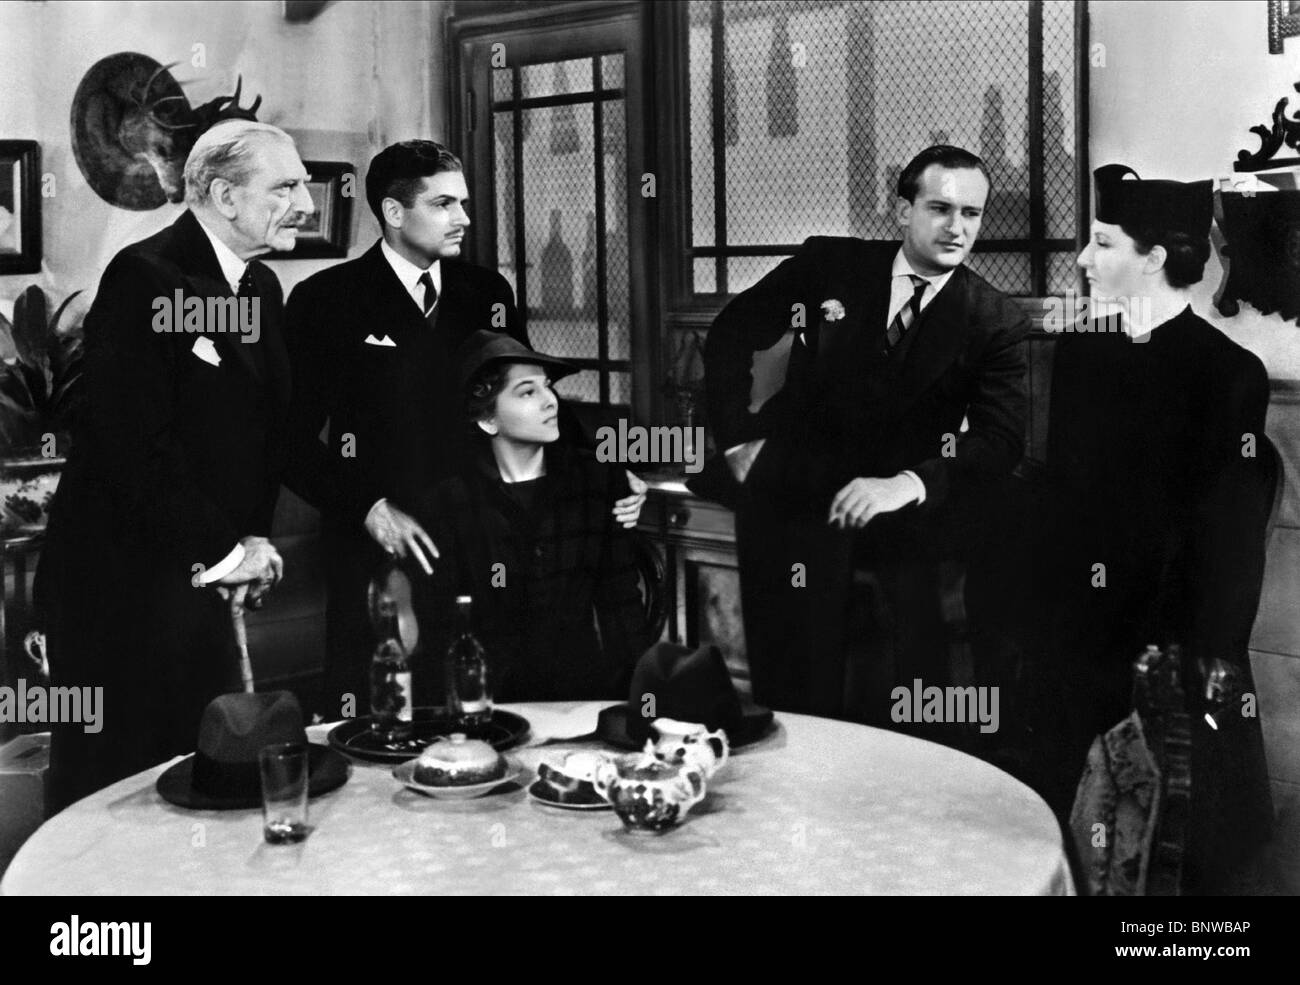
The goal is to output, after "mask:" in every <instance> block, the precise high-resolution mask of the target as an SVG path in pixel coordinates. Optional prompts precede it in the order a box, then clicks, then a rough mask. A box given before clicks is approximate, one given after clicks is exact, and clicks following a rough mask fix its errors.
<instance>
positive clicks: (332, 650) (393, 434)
mask: <svg viewBox="0 0 1300 985" xmlns="http://www.w3.org/2000/svg"><path fill="white" fill-rule="evenodd" d="M366 200H367V201H368V203H369V205H370V208H371V211H373V212H374V214H375V218H376V219H378V220H379V225H380V228H381V230H382V232H383V235H382V237H381V238H380V240H379V242H377V243H376V244H375V245H374V246H373V247H371V249H369V250H368V251H366V253H365V254H363V255H362V256H360V257H358V258H357V259H355V260H350V261H348V262H346V263H341V264H339V265H337V266H335V267H331V268H329V269H328V270H324V271H321V272H320V273H318V274H315V275H314V276H312V277H309V278H308V279H307V280H305V281H303V282H302V283H301V284H300V285H298V287H297V288H296V289H295V290H294V291H293V294H292V295H291V296H290V298H289V305H288V310H287V315H286V319H287V331H286V336H287V339H288V343H289V353H290V359H291V362H292V364H293V374H294V397H293V405H292V411H291V415H290V417H291V425H290V427H291V434H292V442H291V454H290V458H289V467H288V470H287V475H286V480H285V481H286V483H287V484H288V485H289V487H290V488H292V489H293V490H294V491H295V492H297V493H298V494H299V495H301V496H302V497H303V498H304V499H306V500H307V501H308V502H310V503H311V504H312V505H314V506H316V507H317V508H318V509H320V510H321V513H322V523H323V527H324V537H325V550H326V562H325V563H326V571H327V590H328V594H329V599H328V611H327V620H326V623H327V629H326V633H327V645H326V651H327V653H326V669H325V681H324V695H323V698H322V701H321V711H322V712H323V713H324V714H326V715H327V716H330V717H337V716H338V715H339V714H340V713H341V712H343V711H344V710H345V708H344V706H343V704H342V702H343V701H344V700H345V699H344V696H345V695H347V694H351V695H353V697H354V699H355V705H354V707H355V709H356V713H357V714H362V713H364V711H365V709H366V707H367V701H368V698H367V695H368V686H367V683H366V682H367V673H368V667H369V665H368V660H369V656H370V651H371V648H372V646H373V634H372V630H371V627H370V624H369V619H368V615H367V610H366V589H367V586H368V584H369V581H370V579H371V577H372V576H373V575H374V573H375V571H376V570H377V569H378V568H379V566H380V565H381V564H382V563H383V561H384V560H385V558H386V556H388V555H393V556H396V557H399V558H406V557H410V558H411V559H413V561H414V562H415V563H416V564H418V565H419V566H420V567H421V568H422V569H423V570H424V571H425V573H431V572H432V570H433V564H434V561H435V559H436V558H437V556H438V549H437V546H436V545H435V544H434V542H433V540H432V539H431V538H430V537H429V535H428V533H427V532H426V531H425V530H424V528H423V527H422V526H421V525H420V523H418V522H417V521H416V520H415V519H414V518H413V517H412V516H411V514H410V512H409V510H410V509H411V504H412V503H413V502H415V501H416V500H417V499H418V497H420V496H421V495H422V494H424V493H425V491H427V490H428V489H430V488H432V487H433V486H434V484H435V483H436V482H437V481H438V480H439V479H441V478H443V477H445V476H448V475H451V474H453V473H454V472H455V470H456V465H457V463H458V462H459V460H460V459H461V457H462V454H463V452H464V444H465V438H466V435H467V433H468V432H467V425H466V424H465V422H464V419H463V417H464V415H463V414H462V408H461V403H460V396H459V388H458V386H457V380H456V375H455V363H454V358H453V354H454V353H455V352H456V350H457V348H458V347H459V346H460V345H461V344H462V343H463V342H464V341H465V339H467V338H468V337H469V336H470V334H471V333H473V332H475V331H477V330H480V329H487V330H491V331H499V332H505V333H507V334H508V335H510V336H512V337H513V338H515V339H517V340H519V341H520V342H522V343H524V344H525V345H526V344H527V342H528V339H527V337H526V335H525V332H524V328H523V324H522V322H521V320H520V318H519V313H518V311H517V310H516V307H515V301H514V295H513V292H512V291H511V289H510V285H509V284H508V283H507V282H506V280H505V278H504V277H502V276H501V275H500V274H498V273H497V272H496V271H493V270H487V269H485V268H483V267H477V266H474V265H472V264H469V263H465V262H462V261H461V260H460V259H459V258H460V254H461V247H462V244H463V241H464V237H465V231H466V229H467V228H468V227H469V225H470V218H469V213H468V211H467V206H468V203H469V191H468V189H467V188H466V185H465V176H464V174H463V173H462V169H461V163H460V161H459V160H458V159H457V158H456V156H455V155H454V154H452V153H451V152H450V151H448V150H447V149H446V148H445V147H443V146H442V145H440V144H437V143H435V142H434V141H431V140H408V141H404V142H402V143H399V144H394V145H392V146H390V147H387V148H385V149H384V150H382V151H380V153H379V154H377V155H376V156H375V158H374V160H373V161H371V162H370V168H369V171H368V172H367V174H366ZM326 421H328V422H329V434H328V437H327V438H326V439H324V440H321V438H320V437H319V435H320V434H321V430H322V428H323V427H324V425H325V423H326ZM643 498H644V497H643V496H641V497H634V498H632V499H629V500H627V501H624V502H622V503H621V504H620V508H619V511H618V512H619V516H620V519H621V520H622V521H623V522H628V521H629V520H630V522H631V523H635V522H636V515H637V514H638V513H639V510H640V502H641V500H642V499H643Z"/></svg>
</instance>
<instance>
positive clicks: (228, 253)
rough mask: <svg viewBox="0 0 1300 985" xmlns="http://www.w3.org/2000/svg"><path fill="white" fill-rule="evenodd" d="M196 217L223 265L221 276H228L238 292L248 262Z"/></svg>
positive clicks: (218, 260)
mask: <svg viewBox="0 0 1300 985" xmlns="http://www.w3.org/2000/svg"><path fill="white" fill-rule="evenodd" d="M194 218H195V219H197V220H198V223H199V228H200V229H202V230H203V234H204V235H205V236H207V237H208V242H210V243H211V244H212V252H213V253H215V254H216V255H217V263H218V264H220V265H221V276H223V277H224V278H226V283H227V284H229V285H230V289H231V290H232V291H234V292H235V293H236V294H238V293H239V282H240V281H241V280H242V279H243V277H244V268H245V267H247V266H248V264H247V263H245V262H244V261H243V260H241V259H239V255H238V254H237V253H235V251H234V250H232V249H231V248H230V247H229V246H227V245H226V244H225V243H223V242H222V241H221V239H220V237H218V236H217V234H216V233H214V232H213V231H212V230H211V229H209V228H208V227H207V226H205V225H204V224H203V220H202V219H199V217H198V216H197V215H196V216H195V217H194Z"/></svg>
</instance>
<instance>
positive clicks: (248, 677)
mask: <svg viewBox="0 0 1300 985" xmlns="http://www.w3.org/2000/svg"><path fill="white" fill-rule="evenodd" d="M230 621H231V623H232V624H233V625H234V627H235V644H236V645H237V646H238V647H239V676H240V677H241V678H243V681H244V692H245V693H246V694H252V693H253V661H252V660H251V659H249V656H248V627H247V626H245V625H244V603H243V602H241V601H240V600H239V596H238V595H236V594H235V593H234V592H231V593H230Z"/></svg>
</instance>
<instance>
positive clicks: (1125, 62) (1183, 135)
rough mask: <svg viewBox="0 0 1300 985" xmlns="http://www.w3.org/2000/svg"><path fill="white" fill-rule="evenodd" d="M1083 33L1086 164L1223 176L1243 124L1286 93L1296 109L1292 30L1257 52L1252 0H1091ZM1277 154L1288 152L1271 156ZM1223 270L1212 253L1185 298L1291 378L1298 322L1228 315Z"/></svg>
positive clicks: (1299, 50) (1266, 116) (1299, 70)
mask: <svg viewBox="0 0 1300 985" xmlns="http://www.w3.org/2000/svg"><path fill="white" fill-rule="evenodd" d="M1089 11H1090V14H1091V28H1092V31H1091V33H1092V37H1091V40H1092V41H1093V42H1095V43H1099V44H1101V45H1104V46H1105V47H1104V56H1105V65H1104V66H1096V65H1094V66H1093V67H1092V68H1091V69H1090V76H1089V78H1090V84H1091V92H1090V101H1089V118H1090V131H1091V133H1090V137H1089V142H1088V144H1089V155H1090V161H1091V164H1092V166H1093V167H1094V168H1095V167H1099V166H1101V165H1103V164H1112V163H1119V164H1127V165H1129V166H1131V167H1132V168H1133V169H1134V170H1136V171H1137V172H1138V173H1139V174H1140V175H1141V176H1142V177H1144V178H1172V179H1174V180H1177V181H1192V180H1196V179H1201V178H1219V177H1227V176H1229V175H1231V174H1232V164H1233V162H1234V161H1235V160H1236V159H1237V151H1239V150H1241V149H1243V148H1247V149H1249V150H1251V151H1255V150H1258V149H1259V139H1258V138H1257V137H1256V136H1255V135H1254V134H1252V133H1250V132H1249V130H1250V128H1251V127H1253V126H1255V125H1257V124H1265V125H1268V124H1269V121H1270V118H1271V115H1272V112H1273V106H1274V104H1275V103H1276V102H1277V101H1278V100H1279V99H1280V98H1282V97H1283V96H1290V98H1291V106H1290V109H1291V111H1292V113H1295V112H1296V111H1298V110H1300V93H1297V92H1296V91H1295V89H1294V88H1293V86H1294V85H1295V83H1297V82H1300V38H1291V39H1290V40H1288V41H1287V42H1286V46H1285V51H1284V53H1283V54H1281V55H1270V54H1269V53H1268V28H1267V24H1268V16H1267V5H1266V4H1264V3H1263V2H1262V0H1252V2H1242V0H1196V2H1182V3H1169V2H1149V0H1140V2H1135V0H1092V2H1091V3H1090V4H1089ZM1279 156H1289V154H1283V155H1279ZM1222 278H1223V268H1222V265H1221V264H1220V263H1219V258H1218V256H1217V254H1215V255H1212V256H1211V259H1210V263H1209V265H1208V266H1207V267H1206V270H1205V279H1204V280H1203V281H1201V283H1200V284H1198V285H1196V288H1195V292H1194V294H1193V301H1192V303H1193V306H1194V308H1195V309H1196V311H1197V313H1198V314H1200V315H1202V316H1203V317H1205V318H1207V319H1209V320H1210V321H1211V322H1212V323H1213V324H1214V325H1216V326H1217V327H1218V328H1219V329H1220V330H1222V331H1223V332H1224V333H1226V334H1227V335H1228V336H1230V337H1231V338H1232V339H1234V340H1235V341H1237V342H1238V343H1240V344H1241V345H1243V346H1245V347H1246V348H1248V349H1250V350H1251V351H1253V352H1254V353H1255V354H1256V355H1258V356H1259V357H1260V358H1261V359H1262V360H1263V361H1264V365H1265V366H1266V367H1268V370H1269V375H1270V376H1273V377H1275V378H1277V379H1292V380H1294V379H1300V327H1297V325H1296V323H1295V322H1294V321H1290V322H1283V321H1282V319H1281V317H1279V316H1278V315H1277V314H1273V315H1269V316H1267V317H1265V316H1262V315H1260V314H1259V313H1258V312H1257V311H1255V310H1254V309H1253V308H1251V307H1249V306H1245V305H1243V307H1242V310H1241V312H1240V313H1239V314H1237V315H1236V316H1235V317H1233V318H1224V317H1223V316H1221V315H1219V314H1218V312H1217V311H1216V310H1215V309H1214V306H1213V303H1212V298H1213V296H1214V295H1215V294H1216V293H1217V291H1218V289H1219V286H1220V283H1221V281H1222Z"/></svg>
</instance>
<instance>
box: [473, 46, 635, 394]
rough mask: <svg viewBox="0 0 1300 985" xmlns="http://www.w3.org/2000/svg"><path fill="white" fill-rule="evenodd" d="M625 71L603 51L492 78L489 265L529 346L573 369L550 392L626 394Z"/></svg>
mask: <svg viewBox="0 0 1300 985" xmlns="http://www.w3.org/2000/svg"><path fill="white" fill-rule="evenodd" d="M624 71H625V66H624V55H623V54H622V53H611V54H605V55H599V56H596V57H590V58H579V59H569V60H565V61H551V62H544V63H538V64H529V65H523V66H521V67H519V68H517V69H510V68H501V69H496V70H495V72H494V76H493V80H492V81H493V85H492V92H493V101H492V129H493V133H494V135H495V149H496V155H495V158H494V168H495V177H496V181H495V188H496V203H495V207H496V220H497V266H498V269H499V270H500V271H501V273H502V274H503V275H504V276H505V277H506V278H507V279H508V280H509V281H510V283H511V286H512V287H513V288H514V290H515V296H516V298H517V299H518V301H519V307H520V312H521V314H522V315H523V317H524V321H525V324H526V326H527V329H528V336H529V340H530V341H531V342H532V344H533V346H534V347H535V348H536V349H537V350H538V351H539V352H546V353H550V354H551V355H556V356H561V357H564V358H566V359H569V360H571V361H572V362H574V363H576V364H577V365H578V366H579V367H581V369H582V372H580V373H576V374H574V375H573V376H571V377H569V378H568V379H565V380H563V381H562V382H561V383H560V385H559V387H558V388H557V389H558V390H559V392H560V393H561V394H563V395H564V396H566V397H568V398H570V399H572V400H575V401H578V402H580V403H589V404H600V405H605V406H608V405H611V404H613V405H626V404H628V403H629V401H630V399H631V375H630V373H629V372H628V370H629V368H630V366H631V364H632V356H633V354H632V341H631V320H632V319H631V311H630V309H631V303H630V298H631V291H630V286H629V278H630V272H631V266H630V260H629V248H628V235H629V230H628V205H627V187H626V175H627V108H626V104H625V98H626V97H625V93H624V91H623V88H622V86H623V83H624ZM516 93H522V95H520V96H518V97H516V95H515V94H516Z"/></svg>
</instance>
